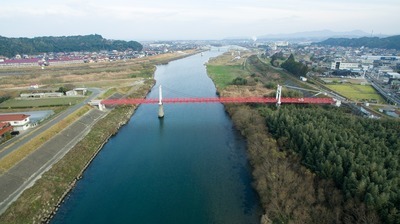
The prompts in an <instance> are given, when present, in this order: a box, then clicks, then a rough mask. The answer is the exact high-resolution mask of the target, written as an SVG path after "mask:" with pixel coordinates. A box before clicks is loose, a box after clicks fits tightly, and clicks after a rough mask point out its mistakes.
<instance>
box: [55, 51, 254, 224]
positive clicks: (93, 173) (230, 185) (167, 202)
mask: <svg viewBox="0 0 400 224" xmlns="http://www.w3.org/2000/svg"><path fill="white" fill-rule="evenodd" d="M224 50H226V49H225V48H221V49H218V50H217V49H216V48H215V49H212V50H211V51H207V52H204V53H203V55H201V54H196V55H193V56H190V57H187V58H183V59H180V60H176V61H172V62H170V63H169V64H167V65H160V66H157V70H156V73H155V79H156V80H157V83H156V85H155V86H154V88H153V89H152V91H151V92H150V93H149V95H148V96H147V97H149V98H157V97H158V86H159V85H160V84H161V85H162V86H163V95H164V98H170V97H188V96H196V97H216V95H215V93H216V89H215V86H214V84H213V82H212V81H211V79H210V78H209V77H208V76H207V73H206V67H205V65H204V64H205V63H206V62H207V61H208V60H209V58H210V57H216V56H218V55H220V54H222V53H223V51H224ZM164 111H165V117H164V119H161V120H159V119H158V118H157V114H158V105H141V106H140V107H139V108H138V109H137V110H136V112H135V114H134V115H133V116H132V117H131V119H130V121H129V122H128V123H127V125H125V126H123V127H122V128H121V129H120V130H119V132H118V134H117V135H116V136H114V137H112V138H111V139H110V140H109V141H108V143H107V144H106V145H105V146H104V148H103V149H102V150H101V151H100V153H99V154H98V155H97V157H96V158H95V159H94V160H93V162H92V163H91V165H90V166H89V167H88V169H87V170H86V171H85V172H84V175H83V178H82V179H81V180H80V181H79V182H78V183H77V185H76V187H75V188H74V189H73V190H72V191H71V193H70V195H69V196H68V197H67V199H66V200H65V202H64V203H63V204H62V205H61V207H60V209H59V211H58V213H57V214H56V216H55V217H54V218H53V220H52V221H51V223H53V224H55V223H139V224H146V223H149V224H150V223H151V224H153V223H160V224H161V223H162V224H169V223H171V224H180V223H185V224H186V223H191V224H196V223H199V224H206V223H229V224H234V223H238V224H248V223H259V220H260V215H261V208H260V202H259V198H258V196H257V193H256V192H255V191H254V190H253V188H252V186H251V182H252V177H251V168H250V166H249V164H248V161H247V156H246V142H245V139H244V138H243V137H242V136H241V135H240V133H238V132H237V131H236V130H235V128H234V126H233V124H232V122H231V120H230V118H229V116H228V115H227V114H226V113H225V111H224V108H223V105H222V104H212V103H211V104H165V105H164Z"/></svg>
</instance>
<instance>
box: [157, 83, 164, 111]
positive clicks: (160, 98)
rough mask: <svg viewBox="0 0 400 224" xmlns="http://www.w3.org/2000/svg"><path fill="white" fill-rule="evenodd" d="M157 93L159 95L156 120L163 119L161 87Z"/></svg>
mask: <svg viewBox="0 0 400 224" xmlns="http://www.w3.org/2000/svg"><path fill="white" fill-rule="evenodd" d="M158 93H159V98H158V118H163V117H164V106H163V103H162V89H161V85H160V86H159V87H158Z"/></svg>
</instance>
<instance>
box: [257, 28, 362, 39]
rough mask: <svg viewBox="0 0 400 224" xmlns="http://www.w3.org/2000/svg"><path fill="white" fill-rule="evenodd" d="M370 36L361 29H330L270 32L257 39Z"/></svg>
mask: <svg viewBox="0 0 400 224" xmlns="http://www.w3.org/2000/svg"><path fill="white" fill-rule="evenodd" d="M365 36H370V34H368V33H366V32H364V31H361V30H353V31H349V32H334V31H331V30H318V31H307V32H298V33H287V34H270V35H263V36H259V37H258V39H259V40H299V41H302V40H303V41H304V40H308V41H322V40H325V39H328V38H332V37H347V38H352V37H365Z"/></svg>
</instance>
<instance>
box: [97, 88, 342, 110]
mask: <svg viewBox="0 0 400 224" xmlns="http://www.w3.org/2000/svg"><path fill="white" fill-rule="evenodd" d="M281 95H282V86H280V85H278V89H277V91H276V97H208V98H201V97H190V98H167V99H163V97H162V89H161V85H160V86H159V97H158V99H156V98H153V99H137V98H136V99H135V98H124V99H106V100H102V101H101V102H100V103H99V104H98V106H99V108H100V109H102V108H103V107H104V105H131V104H157V103H158V104H159V109H158V117H159V118H162V117H164V108H163V104H164V103H265V104H276V105H278V106H279V105H281V104H282V103H283V104H336V105H340V101H336V100H335V99H333V98H313V97H301V98H293V97H281Z"/></svg>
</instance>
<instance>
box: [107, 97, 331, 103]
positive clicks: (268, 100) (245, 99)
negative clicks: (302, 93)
mask: <svg viewBox="0 0 400 224" xmlns="http://www.w3.org/2000/svg"><path fill="white" fill-rule="evenodd" d="M280 102H281V103H282V104H334V103H335V100H334V99H333V98H307V97H303V98H293V97H281V99H280ZM157 103H159V99H156V98H153V99H129V98H125V99H107V100H102V101H101V104H104V105H129V104H157ZM162 103H163V104H166V103H266V104H278V99H276V98H275V97H210V98H167V99H163V100H162Z"/></svg>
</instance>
